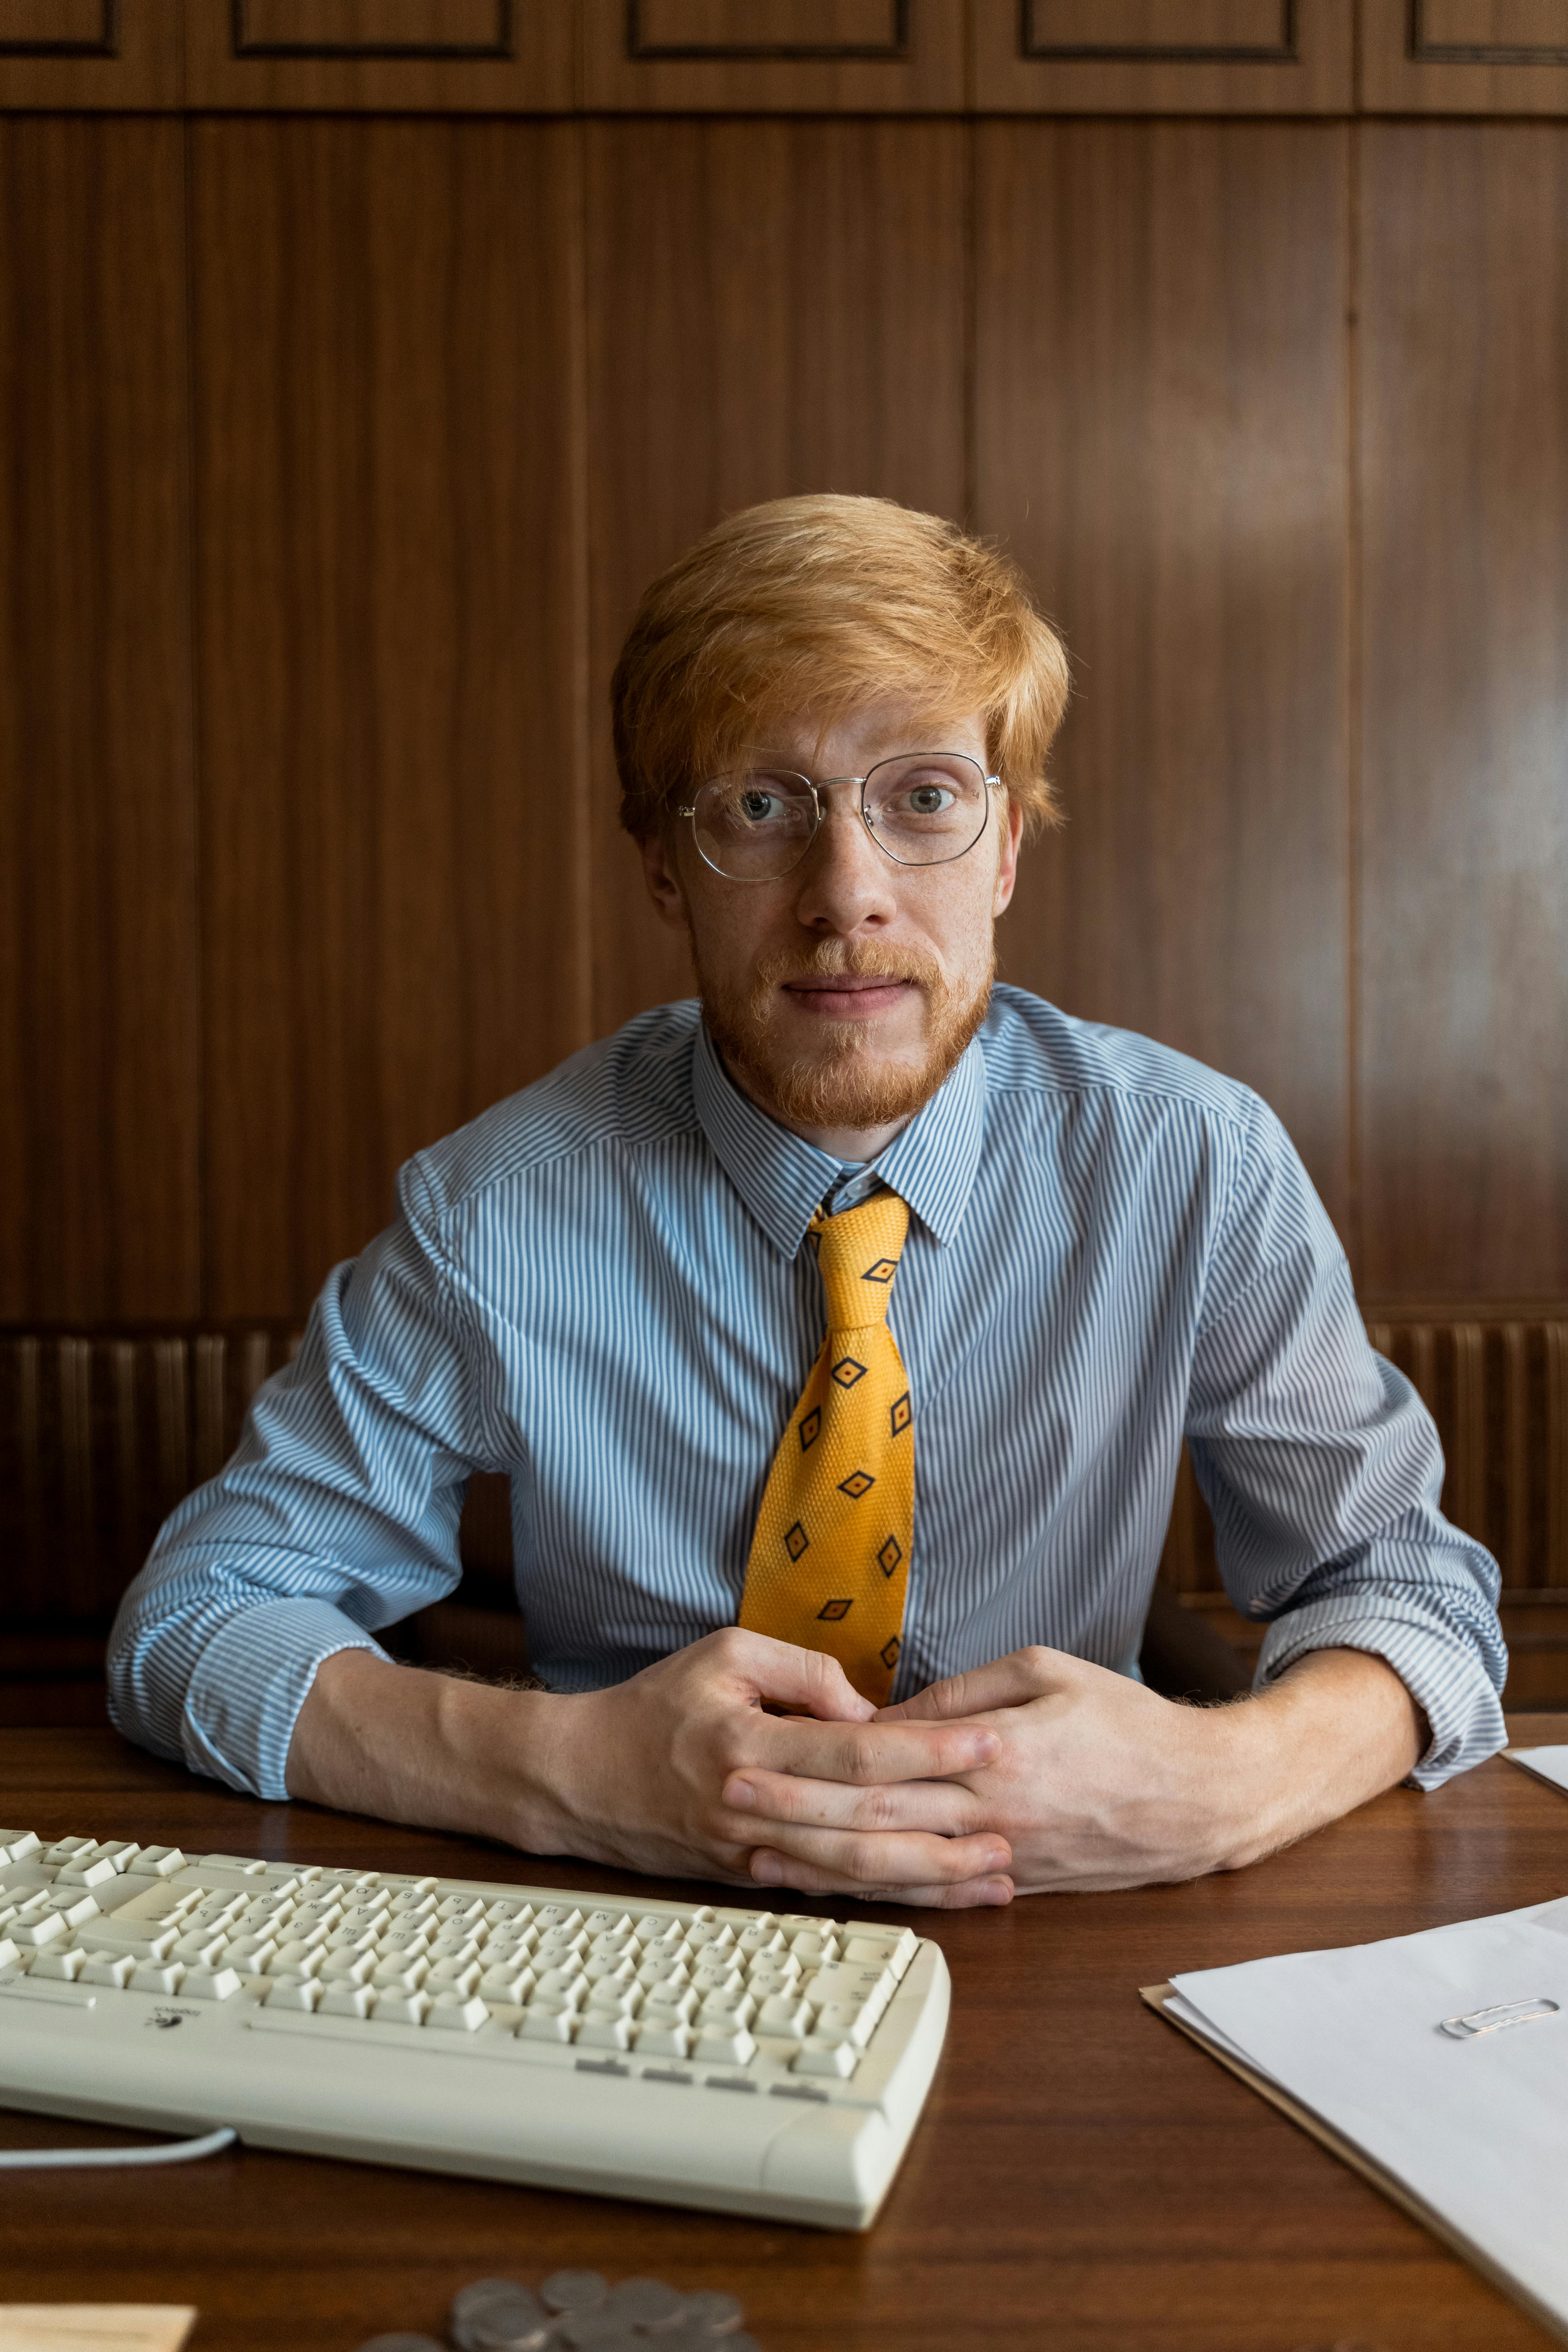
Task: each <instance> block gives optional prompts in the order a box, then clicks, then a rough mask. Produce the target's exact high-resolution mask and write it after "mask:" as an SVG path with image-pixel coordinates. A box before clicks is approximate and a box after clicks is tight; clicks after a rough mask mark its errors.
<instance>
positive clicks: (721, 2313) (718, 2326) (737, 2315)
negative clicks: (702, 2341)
mask: <svg viewBox="0 0 1568 2352" xmlns="http://www.w3.org/2000/svg"><path fill="white" fill-rule="evenodd" d="M685 2305H686V2308H685V2312H684V2317H685V2320H686V2325H687V2326H688V2327H694V2328H695V2329H696V2331H697V2333H698V2334H699V2336H731V2335H733V2333H734V2331H735V2329H736V2328H737V2327H739V2326H740V2325H741V2322H742V2319H744V2317H745V2312H744V2310H743V2309H742V2305H740V2304H738V2303H737V2302H736V2300H735V2298H734V2296H733V2295H732V2294H718V2293H717V2292H716V2291H715V2290H714V2289H712V2288H705V2289H704V2290H703V2292H702V2293H701V2294H689V2295H688V2296H687V2297H686V2298H685Z"/></svg>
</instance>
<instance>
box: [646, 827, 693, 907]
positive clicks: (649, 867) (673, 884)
mask: <svg viewBox="0 0 1568 2352" xmlns="http://www.w3.org/2000/svg"><path fill="white" fill-rule="evenodd" d="M640 846H641V849H642V873H643V880H644V881H645V882H646V883H647V895H648V897H649V898H651V899H652V900H653V904H654V911H655V913H656V914H657V915H658V919H659V920H660V922H661V923H668V926H669V928H670V929H671V930H672V931H683V930H684V929H686V898H685V894H684V892H683V891H682V889H681V887H680V877H679V874H678V873H677V872H676V869H675V844H674V842H673V840H671V839H670V838H668V836H667V835H665V834H663V833H650V834H649V835H648V836H647V839H646V840H645V841H644V842H643V843H642V844H641V845H640Z"/></svg>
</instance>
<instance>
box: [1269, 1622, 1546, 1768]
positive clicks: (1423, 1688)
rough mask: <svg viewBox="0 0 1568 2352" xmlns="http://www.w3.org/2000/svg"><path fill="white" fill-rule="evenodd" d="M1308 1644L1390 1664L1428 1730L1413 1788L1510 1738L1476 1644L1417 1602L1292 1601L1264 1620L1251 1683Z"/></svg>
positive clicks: (1478, 1760) (1477, 1760) (1281, 1668)
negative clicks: (1281, 1613)
mask: <svg viewBox="0 0 1568 2352" xmlns="http://www.w3.org/2000/svg"><path fill="white" fill-rule="evenodd" d="M1313 1650H1366V1651H1369V1652H1371V1654H1373V1656H1374V1657H1379V1658H1382V1659H1383V1660H1384V1663H1385V1664H1388V1665H1390V1666H1392V1667H1393V1669H1394V1673H1395V1674H1396V1675H1398V1676H1399V1679H1400V1681H1401V1682H1402V1683H1403V1684H1404V1685H1405V1689H1406V1690H1407V1691H1408V1692H1409V1693H1410V1696H1411V1697H1412V1698H1413V1699H1414V1700H1415V1704H1416V1706H1418V1707H1420V1708H1421V1710H1422V1712H1423V1714H1424V1715H1425V1716H1426V1722H1427V1726H1428V1727H1429V1729H1430V1731H1431V1735H1432V1736H1431V1740H1430V1742H1429V1744H1428V1746H1427V1748H1426V1753H1425V1754H1424V1755H1423V1756H1422V1757H1421V1759H1420V1760H1419V1761H1418V1762H1417V1764H1416V1766H1415V1769H1414V1771H1413V1772H1412V1773H1411V1775H1410V1778H1411V1780H1413V1781H1414V1782H1415V1786H1416V1787H1417V1788H1418V1789H1437V1788H1441V1786H1442V1784H1443V1782H1444V1781H1445V1780H1452V1778H1453V1777H1454V1775H1455V1773H1457V1772H1468V1770H1469V1769H1470V1767H1471V1766H1472V1765H1474V1764H1483V1763H1485V1761H1486V1759H1487V1758H1488V1757H1489V1756H1495V1755H1496V1754H1497V1752H1498V1750H1499V1748H1505V1747H1506V1746H1507V1745H1508V1733H1507V1731H1506V1729H1505V1728H1504V1725H1503V1719H1502V1704H1501V1701H1500V1697H1499V1695H1498V1689H1497V1685H1496V1684H1494V1682H1493V1680H1492V1677H1491V1675H1489V1673H1488V1671H1487V1666H1486V1664H1485V1663H1484V1661H1483V1660H1482V1658H1481V1656H1480V1655H1479V1653H1478V1651H1477V1650H1476V1648H1475V1646H1474V1645H1473V1644H1472V1643H1470V1642H1468V1641H1467V1640H1466V1638H1465V1636H1464V1634H1463V1633H1461V1632H1459V1631H1458V1630H1457V1629H1456V1628H1455V1627H1453V1626H1451V1625H1446V1624H1442V1623H1438V1622H1434V1620H1433V1618H1432V1616H1431V1615H1430V1613H1429V1612H1426V1611H1425V1610H1422V1609H1421V1608H1419V1607H1418V1606H1415V1605H1412V1604H1410V1603H1408V1602H1401V1601H1383V1602H1381V1603H1380V1604H1379V1605H1377V1606H1376V1607H1373V1606H1372V1605H1370V1603H1369V1602H1368V1600H1367V1598H1366V1597H1365V1595H1358V1594H1354V1593H1345V1594H1343V1595H1342V1596H1341V1597H1340V1598H1338V1599H1327V1600H1323V1601H1309V1602H1308V1603H1307V1605H1306V1607H1305V1608H1302V1609H1293V1610H1291V1612H1289V1615H1288V1616H1285V1617H1281V1618H1279V1620H1278V1621H1277V1622H1275V1623H1274V1624H1272V1625H1271V1626H1270V1627H1269V1629H1268V1634H1267V1635H1266V1636H1265V1639H1264V1643H1263V1648H1262V1650H1261V1652H1260V1653H1259V1654H1258V1671H1257V1673H1256V1675H1255V1676H1254V1678H1253V1687H1254V1688H1255V1689H1257V1690H1261V1689H1262V1688H1263V1687H1264V1686H1265V1685H1266V1684H1268V1683H1271V1682H1273V1681H1275V1680H1276V1679H1277V1678H1278V1676H1279V1675H1282V1674H1283V1673H1284V1672H1285V1669H1286V1668H1287V1666H1293V1665H1294V1664H1295V1663H1296V1661H1297V1659H1298V1658H1304V1657H1306V1656H1307V1655H1308V1654H1309V1653H1310V1651H1313ZM1506 1663H1507V1662H1506V1659H1503V1660H1501V1661H1500V1669H1501V1668H1503V1667H1506Z"/></svg>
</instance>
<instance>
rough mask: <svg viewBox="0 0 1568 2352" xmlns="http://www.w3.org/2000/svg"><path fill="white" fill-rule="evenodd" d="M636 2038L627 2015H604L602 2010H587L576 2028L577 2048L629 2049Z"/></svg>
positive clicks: (634, 2028)
mask: <svg viewBox="0 0 1568 2352" xmlns="http://www.w3.org/2000/svg"><path fill="white" fill-rule="evenodd" d="M636 2038H637V2027H636V2025H635V2024H634V2023H633V2021H632V2020H631V2019H630V2018H629V2017H610V2016H606V2015H605V2012H604V2011H602V2010H596V2009H590V2010H589V2011H586V2012H585V2014H584V2018H583V2021H582V2022H581V2024H580V2025H579V2026H578V2028H577V2047H578V2049H579V2050H629V2049H630V2048H631V2046H632V2043H633V2042H634V2041H635V2040H636Z"/></svg>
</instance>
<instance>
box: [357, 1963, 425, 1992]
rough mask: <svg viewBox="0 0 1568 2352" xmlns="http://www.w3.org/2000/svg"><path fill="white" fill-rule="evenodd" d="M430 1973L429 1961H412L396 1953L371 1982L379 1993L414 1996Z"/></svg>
mask: <svg viewBox="0 0 1568 2352" xmlns="http://www.w3.org/2000/svg"><path fill="white" fill-rule="evenodd" d="M429 1973H430V1963H429V1961H428V1960H426V1959H414V1960H411V1959H409V1958H406V1957H405V1955H404V1954H402V1953H395V1954H394V1956H393V1958H391V1959H389V1960H383V1961H382V1962H381V1963H380V1964H379V1966H378V1967H377V1968H376V1969H375V1971H374V1974H373V1976H372V1978H371V1982H372V1984H373V1985H374V1987H375V1989H376V1990H377V1991H378V1992H387V1993H409V1994H412V1993H416V1992H417V1991H418V1990H419V1988H420V1986H421V1985H422V1984H423V1983H424V1981H425V1979H426V1977H427V1976H428V1975H429Z"/></svg>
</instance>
